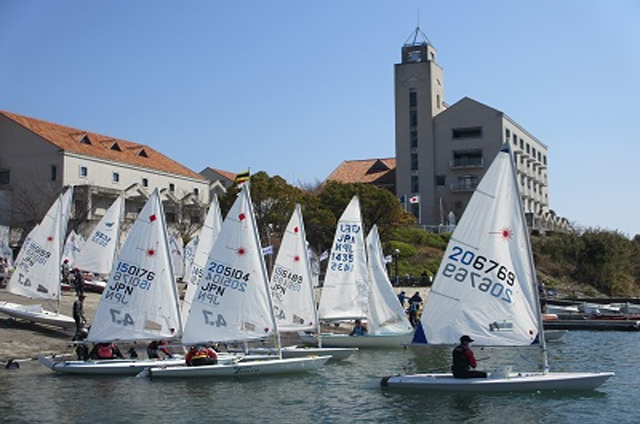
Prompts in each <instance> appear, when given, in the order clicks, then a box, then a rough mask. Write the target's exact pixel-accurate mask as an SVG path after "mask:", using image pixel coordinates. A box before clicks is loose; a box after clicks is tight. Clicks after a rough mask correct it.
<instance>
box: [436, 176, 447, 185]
mask: <svg viewBox="0 0 640 424" xmlns="http://www.w3.org/2000/svg"><path fill="white" fill-rule="evenodd" d="M445 181H446V175H436V185H437V186H444V185H445Z"/></svg>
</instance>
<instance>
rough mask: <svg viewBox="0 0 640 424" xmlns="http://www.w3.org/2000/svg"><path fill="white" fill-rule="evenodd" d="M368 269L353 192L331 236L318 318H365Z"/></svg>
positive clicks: (361, 229) (358, 205) (360, 221)
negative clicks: (332, 236) (331, 241)
mask: <svg viewBox="0 0 640 424" xmlns="http://www.w3.org/2000/svg"><path fill="white" fill-rule="evenodd" d="M368 273H369V271H368V269H367V258H366V251H365V242H364V228H363V225H362V216H361V213H360V202H359V200H358V196H353V198H352V199H351V201H350V202H349V205H348V206H347V208H346V209H345V211H344V212H343V213H342V216H341V217H340V220H339V221H338V226H337V228H336V234H335V237H334V239H333V245H332V247H331V254H330V255H329V263H328V265H327V271H326V275H325V279H324V285H323V286H322V296H321V298H320V307H319V310H318V315H319V316H320V319H323V320H341V319H356V318H365V317H366V315H367V296H368V282H367V278H368Z"/></svg>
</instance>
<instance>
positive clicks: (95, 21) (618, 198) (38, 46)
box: [0, 0, 640, 237]
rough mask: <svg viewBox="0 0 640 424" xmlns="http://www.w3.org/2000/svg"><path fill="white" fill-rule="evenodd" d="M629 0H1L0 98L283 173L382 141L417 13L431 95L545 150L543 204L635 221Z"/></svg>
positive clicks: (190, 163) (634, 4)
mask: <svg viewBox="0 0 640 424" xmlns="http://www.w3.org/2000/svg"><path fill="white" fill-rule="evenodd" d="M639 21H640V2H638V1H636V0H616V1H606V0H563V1H557V0H538V1H526V2H524V1H512V0H489V1H483V2H480V1H477V0H460V1H455V0H453V1H446V2H444V1H442V2H435V1H424V0H422V1H421V0H407V1H399V0H396V1H391V0H387V1H382V0H349V1H344V0H326V1H315V2H312V1H303V0H287V1H285V0H282V1H280V0H271V1H264V0H254V1H249V0H246V1H242V0H239V1H215V0H190V1H184V2H177V1H168V0H136V1H133V2H132V1H125V0H112V1H97V0H73V1H72V0H56V1H49V0H29V1H23V0H0V110H5V111H9V112H13V113H18V114H22V115H26V116H30V117H33V118H38V119H43V120H46V121H50V122H54V123H57V124H62V125H67V126H71V127H75V128H79V129H82V130H86V131H91V132H96V133H99V134H104V135H108V136H112V137H116V138H120V139H124V140H129V141H133V142H137V143H142V144H146V145H148V146H150V147H152V148H154V149H156V150H158V151H160V152H161V153H163V154H165V155H167V156H169V157H171V158H173V159H175V160H177V161H178V162H180V163H182V164H183V165H185V166H187V167H188V168H190V169H192V170H194V171H196V172H200V171H202V170H203V169H204V168H206V167H213V168H218V169H223V170H227V171H231V172H242V171H245V170H247V169H251V171H252V172H257V171H265V172H267V173H268V174H269V175H272V176H273V175H279V176H281V177H283V178H285V179H286V180H287V181H288V182H289V183H291V184H294V185H300V184H304V185H313V184H315V183H318V182H321V181H323V180H324V179H326V178H327V177H328V176H329V174H330V173H331V172H332V171H333V170H334V169H335V168H337V167H338V166H339V165H340V163H341V162H342V161H344V160H357V159H370V158H385V157H393V156H395V151H394V146H395V144H394V143H395V142H394V132H395V129H394V125H395V122H394V92H393V90H394V87H393V78H394V77H393V66H394V64H396V63H399V62H400V51H401V48H402V45H403V44H404V43H405V42H407V41H408V40H409V38H410V36H411V35H412V33H413V31H414V30H415V28H416V27H417V26H420V29H421V30H422V31H423V32H424V33H425V34H426V36H427V37H428V39H429V41H430V43H431V44H432V45H433V46H434V47H435V48H436V50H437V53H438V58H437V60H438V63H439V64H440V66H441V67H443V69H444V72H445V101H446V102H447V103H448V104H453V103H455V102H457V101H459V100H460V99H462V98H463V97H471V98H473V99H475V100H477V101H479V102H482V103H484V104H486V105H488V106H491V107H493V108H495V109H498V110H500V111H502V112H504V113H506V114H507V115H508V116H509V117H511V118H512V119H513V120H515V121H516V122H518V123H519V124H520V125H521V126H522V127H524V128H525V129H526V130H527V131H528V132H530V133H531V134H533V135H534V136H535V137H536V138H538V139H539V140H540V141H541V142H542V143H544V144H545V145H546V146H547V147H548V162H549V169H548V172H549V202H550V207H551V209H553V210H554V211H555V212H556V214H558V215H560V216H563V217H566V218H567V219H569V221H570V222H571V223H572V224H574V225H576V226H577V227H579V228H583V229H587V228H595V229H603V230H615V231H619V232H621V233H622V234H624V235H626V236H629V237H633V236H634V235H636V234H640V219H639V217H638V215H639V212H640V196H639V195H638V191H639V189H638V183H640V136H639V135H640V131H636V124H637V123H638V121H639V119H638V118H640V116H639V115H640V113H639V112H640V108H639V107H638V100H639V99H640V83H639V80H638V79H639V78H640V25H638V22H639Z"/></svg>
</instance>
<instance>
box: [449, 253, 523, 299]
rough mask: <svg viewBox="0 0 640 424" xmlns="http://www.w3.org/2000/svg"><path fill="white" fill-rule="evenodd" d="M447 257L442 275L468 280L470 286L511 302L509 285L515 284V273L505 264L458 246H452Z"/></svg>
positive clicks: (457, 279)
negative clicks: (447, 260)
mask: <svg viewBox="0 0 640 424" xmlns="http://www.w3.org/2000/svg"><path fill="white" fill-rule="evenodd" d="M447 259H449V262H448V263H447V264H446V265H445V266H444V268H443V270H442V275H443V276H445V277H447V278H452V279H454V280H455V281H459V282H463V281H469V283H470V284H471V287H473V288H477V289H478V290H480V291H482V292H485V293H489V294H491V295H492V296H493V297H496V298H498V299H500V300H502V301H504V302H507V303H512V300H511V295H512V293H513V291H512V290H511V288H510V287H512V286H513V285H514V284H515V274H514V273H513V272H512V271H510V270H509V269H507V268H506V267H505V266H503V265H501V264H500V263H498V262H496V261H494V260H493V259H487V258H486V257H485V256H482V255H476V254H475V253H474V252H471V251H469V250H464V249H462V248H461V247H459V246H453V248H452V251H451V253H450V254H449V256H448V257H447ZM454 262H455V263H454ZM488 274H493V275H488Z"/></svg>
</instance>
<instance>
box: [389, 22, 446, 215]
mask: <svg viewBox="0 0 640 424" xmlns="http://www.w3.org/2000/svg"><path fill="white" fill-rule="evenodd" d="M394 74H395V118H396V122H395V127H396V132H395V134H396V190H397V193H396V194H397V196H398V197H399V198H401V199H402V198H404V199H405V204H404V207H405V210H407V211H409V212H411V213H413V215H414V216H415V217H416V219H417V220H418V222H419V223H420V224H427V223H433V222H437V221H438V217H437V208H434V206H433V205H437V198H436V183H437V182H436V177H435V174H434V169H435V157H436V154H435V153H436V152H435V149H436V143H435V128H434V117H435V116H436V115H438V114H439V113H440V112H442V111H443V110H444V104H443V101H444V71H443V69H442V68H441V67H440V66H439V65H438V63H437V62H436V50H435V48H434V47H433V46H432V45H431V43H430V42H429V39H428V38H427V36H426V35H425V34H424V33H423V32H422V31H421V30H420V27H418V28H416V30H415V31H414V32H413V33H412V35H411V37H409V39H408V40H407V41H406V42H405V44H404V45H403V46H402V61H401V63H397V64H396V65H395V72H394Z"/></svg>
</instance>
